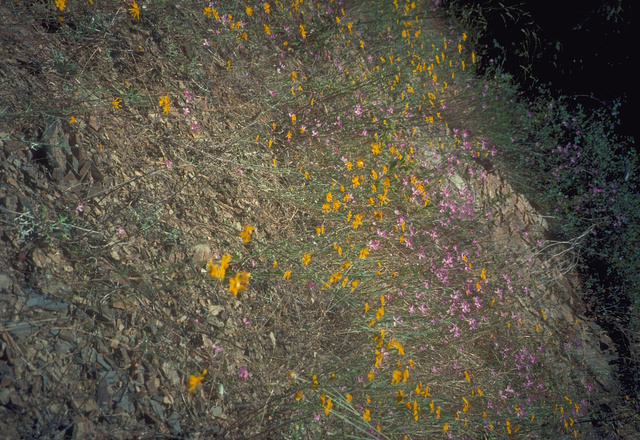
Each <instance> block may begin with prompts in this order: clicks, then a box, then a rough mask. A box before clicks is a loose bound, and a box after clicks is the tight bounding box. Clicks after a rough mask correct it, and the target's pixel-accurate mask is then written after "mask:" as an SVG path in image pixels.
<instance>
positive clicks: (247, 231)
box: [240, 225, 254, 243]
mask: <svg viewBox="0 0 640 440" xmlns="http://www.w3.org/2000/svg"><path fill="white" fill-rule="evenodd" d="M253 230H254V227H253V226H249V225H244V226H243V229H242V231H241V232H240V237H241V238H242V241H243V242H245V243H248V242H249V240H251V233H252V232H253Z"/></svg>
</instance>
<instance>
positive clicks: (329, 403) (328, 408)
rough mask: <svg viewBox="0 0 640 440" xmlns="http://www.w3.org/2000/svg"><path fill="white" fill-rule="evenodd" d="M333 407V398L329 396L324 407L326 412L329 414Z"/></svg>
mask: <svg viewBox="0 0 640 440" xmlns="http://www.w3.org/2000/svg"><path fill="white" fill-rule="evenodd" d="M332 408H333V402H332V401H331V398H329V399H327V404H326V406H325V407H324V413H325V414H329V413H330V412H331V409H332Z"/></svg>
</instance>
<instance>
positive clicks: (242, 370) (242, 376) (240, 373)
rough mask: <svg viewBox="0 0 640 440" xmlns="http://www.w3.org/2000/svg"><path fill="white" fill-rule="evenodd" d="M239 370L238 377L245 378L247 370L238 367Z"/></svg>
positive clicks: (247, 375)
mask: <svg viewBox="0 0 640 440" xmlns="http://www.w3.org/2000/svg"><path fill="white" fill-rule="evenodd" d="M239 370H240V372H239V373H238V377H239V378H240V379H246V378H247V377H249V372H248V371H247V370H246V369H245V368H243V367H240V369H239Z"/></svg>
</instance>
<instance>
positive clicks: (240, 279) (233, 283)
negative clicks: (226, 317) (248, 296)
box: [229, 270, 251, 296]
mask: <svg viewBox="0 0 640 440" xmlns="http://www.w3.org/2000/svg"><path fill="white" fill-rule="evenodd" d="M250 277H251V274H250V273H249V272H247V271H244V270H243V271H241V272H240V273H237V274H236V276H235V277H233V278H229V292H231V293H232V294H233V296H236V295H237V294H238V291H239V290H245V289H246V288H247V285H248V284H249V278H250Z"/></svg>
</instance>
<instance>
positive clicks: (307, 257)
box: [302, 252, 311, 266]
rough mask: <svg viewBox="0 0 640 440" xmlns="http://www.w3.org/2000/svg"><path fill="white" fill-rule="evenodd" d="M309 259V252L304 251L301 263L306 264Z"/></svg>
mask: <svg viewBox="0 0 640 440" xmlns="http://www.w3.org/2000/svg"><path fill="white" fill-rule="evenodd" d="M309 261H311V254H310V253H308V252H306V253H305V254H304V255H303V257H302V263H303V264H304V265H305V266H306V265H307V264H309Z"/></svg>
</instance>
